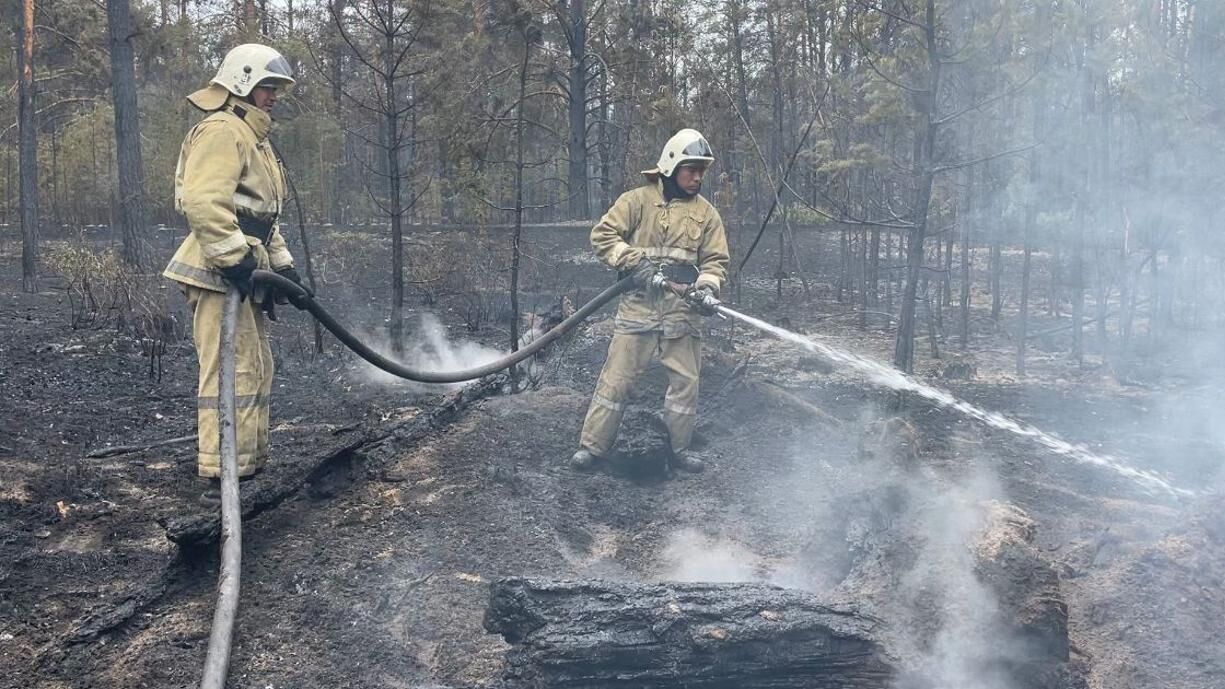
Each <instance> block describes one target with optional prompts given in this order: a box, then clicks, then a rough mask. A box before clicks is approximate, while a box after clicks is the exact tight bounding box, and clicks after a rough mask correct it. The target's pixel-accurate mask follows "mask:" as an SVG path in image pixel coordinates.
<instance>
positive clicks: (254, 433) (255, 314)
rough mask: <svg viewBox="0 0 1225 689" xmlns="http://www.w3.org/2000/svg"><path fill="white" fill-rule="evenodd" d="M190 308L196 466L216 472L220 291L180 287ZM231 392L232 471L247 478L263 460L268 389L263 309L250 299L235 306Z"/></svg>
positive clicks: (268, 350) (206, 472)
mask: <svg viewBox="0 0 1225 689" xmlns="http://www.w3.org/2000/svg"><path fill="white" fill-rule="evenodd" d="M184 289H185V291H186V293H187V304H188V306H190V307H191V309H192V327H193V339H194V340H195V343H196V355H197V357H198V358H199V360H200V385H199V388H198V389H197V392H196V427H197V430H198V431H199V434H200V438H199V441H198V442H199V455H198V458H197V470H198V472H199V474H200V475H201V476H206V477H219V476H221V454H220V450H221V448H220V437H219V435H218V433H219V432H220V431H219V430H218V423H217V414H218V409H217V389H218V382H219V381H218V379H219V377H220V372H221V316H222V309H223V308H224V307H225V293H223V292H214V291H212V290H206V289H200V288H198V287H192V286H185V288H184ZM235 349H236V352H235V353H236V354H237V361H236V365H235V372H236V375H235V378H234V392H235V395H236V397H237V402H238V405H237V406H238V423H237V429H236V431H237V436H238V475H239V476H250V475H252V474H254V473H255V472H256V471H258V470H259V469H260V468H261V467H263V466H264V462H265V461H266V460H267V458H268V398H269V396H270V394H271V392H272V368H273V364H272V348H271V347H270V346H269V345H268V334H267V332H266V331H265V329H264V312H263V311H262V310H260V308H259V305H258V304H257V303H255V301H254V300H253V299H251V298H247V299H246V301H244V302H243V303H242V304H241V305H239V307H238V332H237V341H236V342H235Z"/></svg>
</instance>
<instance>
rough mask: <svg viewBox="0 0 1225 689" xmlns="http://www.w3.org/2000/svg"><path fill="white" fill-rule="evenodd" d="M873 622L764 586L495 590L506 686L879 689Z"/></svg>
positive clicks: (509, 582)
mask: <svg viewBox="0 0 1225 689" xmlns="http://www.w3.org/2000/svg"><path fill="white" fill-rule="evenodd" d="M880 624H881V623H880V621H879V620H877V619H875V618H872V617H870V616H867V615H865V614H862V613H860V612H858V611H856V610H854V609H851V608H849V607H839V606H834V605H830V604H827V603H825V602H822V601H821V600H819V599H818V598H817V597H816V596H814V595H812V594H808V593H804V592H802V591H796V590H791V589H784V588H780V587H777V586H770V585H766V584H748V583H736V584H715V583H663V584H633V583H620V582H618V583H613V582H605V581H582V582H573V581H553V580H546V579H524V578H509V579H502V580H500V581H498V582H496V583H494V584H493V586H492V587H491V591H490V599H489V606H488V608H487V609H486V612H485V629H486V630H488V631H489V632H492V633H496V634H501V635H502V637H503V638H504V639H506V641H507V642H509V643H511V644H512V649H511V650H510V651H509V652H508V654H507V670H506V672H505V675H504V677H503V681H504V686H506V687H508V688H512V689H513V688H518V687H583V688H585V689H602V688H605V687H607V688H609V689H611V688H614V687H636V688H641V689H665V688H677V689H679V688H681V687H685V688H688V689H697V688H703V689H713V688H720V689H723V688H725V689H755V688H762V689H766V688H769V689H785V688H788V687H795V688H796V689H800V688H803V689H827V688H828V689H834V688H838V689H878V688H879V689H886V688H887V687H889V686H891V683H892V680H893V678H894V676H895V670H894V666H893V661H892V659H891V658H890V657H889V656H888V654H887V653H886V651H885V650H884V648H883V647H882V645H881V643H880V641H879V640H878V637H877V630H878V628H879V626H880Z"/></svg>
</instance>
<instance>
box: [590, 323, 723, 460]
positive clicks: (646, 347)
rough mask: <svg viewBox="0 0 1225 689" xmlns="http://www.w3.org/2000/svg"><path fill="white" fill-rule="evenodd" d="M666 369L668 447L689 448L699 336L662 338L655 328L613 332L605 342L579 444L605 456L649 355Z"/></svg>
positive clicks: (694, 419) (694, 415) (699, 358)
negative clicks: (602, 361) (633, 331)
mask: <svg viewBox="0 0 1225 689" xmlns="http://www.w3.org/2000/svg"><path fill="white" fill-rule="evenodd" d="M656 354H658V355H659V363H660V364H661V365H663V367H664V368H665V369H666V370H667V371H668V392H667V394H666V395H665V396H664V424H665V425H666V426H667V427H668V435H669V437H670V439H671V442H672V451H673V452H680V451H682V450H685V449H688V447H689V442H690V441H691V440H692V439H693V428H694V426H695V425H696V424H697V419H698V376H699V374H700V373H701V368H702V338H700V337H695V336H693V335H682V336H680V337H669V338H664V337H663V336H662V334H661V333H659V332H645V333H616V334H614V335H613V338H612V342H611V343H610V344H609V345H608V359H607V360H605V362H604V369H603V370H602V371H600V380H599V381H598V382H597V383H596V386H595V394H593V395H592V396H591V406H590V407H588V408H587V418H586V420H584V421H583V433H582V436H581V437H580V439H579V442H580V444H581V445H582V446H583V447H584V448H586V449H588V450H590V451H591V452H592V453H593V454H595V455H597V456H601V457H603V456H606V455H607V454H608V453H609V451H611V450H612V448H613V443H614V442H615V441H616V439H617V429H618V428H619V427H620V426H621V417H622V415H624V414H625V401H626V400H627V399H628V398H629V393H630V390H631V389H632V388H633V387H634V381H636V380H637V379H638V377H639V376H641V375H642V374H643V372H645V371H646V369H647V366H649V365H650V363H651V358H652V357H653V356H655V355H656Z"/></svg>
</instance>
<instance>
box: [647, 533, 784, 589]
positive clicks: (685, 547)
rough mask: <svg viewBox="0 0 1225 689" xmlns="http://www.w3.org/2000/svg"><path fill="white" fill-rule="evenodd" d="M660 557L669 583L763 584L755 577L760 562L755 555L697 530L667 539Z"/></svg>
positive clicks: (739, 546)
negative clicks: (748, 582)
mask: <svg viewBox="0 0 1225 689" xmlns="http://www.w3.org/2000/svg"><path fill="white" fill-rule="evenodd" d="M662 557H663V561H664V566H665V571H664V574H663V578H664V579H666V580H670V581H709V582H720V583H731V582H740V581H761V580H762V578H761V577H760V576H758V574H757V571H758V566H759V562H760V558H759V557H758V556H757V555H756V554H754V553H753V552H752V551H750V550H749V549H748V548H746V547H745V546H743V545H742V544H740V543H737V542H735V541H732V540H728V539H724V538H719V537H715V536H710V535H708V534H704V533H701V532H700V531H697V530H696V529H681V530H680V531H677V532H675V533H673V534H672V535H670V536H669V537H668V541H667V544H666V545H665V546H664V549H663V554H662Z"/></svg>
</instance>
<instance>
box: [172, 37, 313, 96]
mask: <svg viewBox="0 0 1225 689" xmlns="http://www.w3.org/2000/svg"><path fill="white" fill-rule="evenodd" d="M263 81H270V82H275V83H276V85H278V86H289V85H291V84H293V83H294V78H293V68H291V67H290V66H289V61H288V60H286V59H285V56H284V55H281V54H280V53H278V52H277V51H276V50H274V49H272V48H269V47H268V46H266V45H260V44H259V43H244V44H242V45H240V46H238V47H236V48H234V49H232V50H231V51H230V52H228V53H226V54H225V59H224V60H222V61H221V67H219V68H218V69H217V76H215V77H213V79H212V81H210V82H208V86H206V87H205V88H203V89H200V90H199V91H196V92H195V93H193V94H191V95H190V96H188V97H187V99H188V100H189V101H191V102H192V103H193V104H194V105H195V106H196V107H198V108H200V109H201V110H205V111H210V110H216V109H217V108H220V107H221V106H222V105H224V104H225V99H226V96H227V94H228V93H232V94H234V95H235V96H238V97H239V98H245V97H246V96H247V95H248V94H250V93H251V90H252V89H254V88H255V87H256V86H258V85H259V83H260V82H263Z"/></svg>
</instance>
